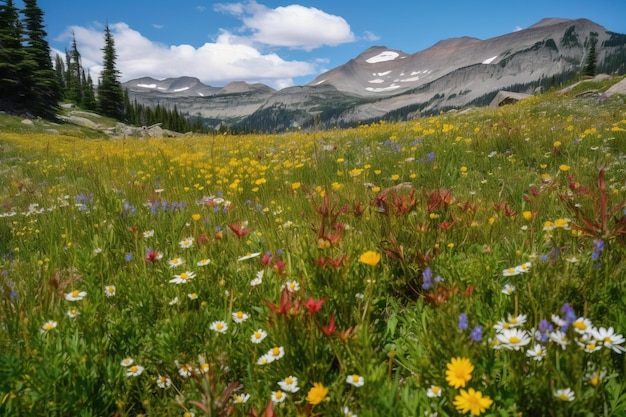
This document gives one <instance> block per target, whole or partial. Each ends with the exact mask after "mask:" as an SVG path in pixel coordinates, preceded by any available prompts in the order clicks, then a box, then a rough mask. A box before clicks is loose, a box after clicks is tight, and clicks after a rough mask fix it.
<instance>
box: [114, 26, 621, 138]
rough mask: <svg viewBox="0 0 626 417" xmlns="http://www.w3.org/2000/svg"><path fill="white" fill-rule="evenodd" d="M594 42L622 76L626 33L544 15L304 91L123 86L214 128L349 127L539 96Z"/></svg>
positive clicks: (379, 53) (362, 66) (356, 68)
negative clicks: (513, 93)
mask: <svg viewBox="0 0 626 417" xmlns="http://www.w3.org/2000/svg"><path fill="white" fill-rule="evenodd" d="M591 38H595V39H596V40H597V49H596V51H597V52H596V59H597V68H598V69H599V70H605V72H617V73H625V72H626V68H625V65H626V64H624V63H625V62H626V35H622V34H616V33H614V32H611V31H608V30H607V29H606V28H604V27H602V26H600V25H598V24H597V23H594V22H592V21H591V20H588V19H584V18H580V19H562V18H545V19H542V20H540V21H539V22H537V23H535V24H534V25H531V26H529V27H528V28H526V29H522V30H519V31H514V32H510V33H506V34H503V35H500V36H496V37H493V38H489V39H485V40H481V39H478V38H473V37H469V36H462V37H458V38H449V39H443V40H441V41H439V42H437V43H435V44H434V45H432V46H430V47H428V48H426V49H424V50H421V51H418V52H416V53H413V54H407V53H405V52H403V51H401V50H397V49H393V48H388V47H386V46H372V47H370V48H368V49H366V50H365V51H363V52H362V53H360V54H359V55H358V56H356V57H354V58H352V59H350V60H349V61H348V62H346V63H345V64H342V65H340V66H338V67H335V68H333V69H330V70H328V71H326V72H324V73H322V74H320V75H319V76H317V77H316V78H315V79H313V80H312V81H311V82H309V83H307V84H305V85H303V86H293V87H289V88H286V89H282V90H274V89H271V88H270V87H268V86H265V85H263V84H248V83H245V82H237V83H231V84H229V85H228V86H224V87H221V88H220V87H211V86H207V85H205V84H202V83H201V82H200V81H199V80H198V79H197V78H193V77H180V79H176V80H178V81H173V80H172V79H167V80H161V81H159V80H152V79H147V78H146V77H144V78H141V79H137V80H131V81H128V82H127V83H124V86H125V88H128V89H129V94H130V95H131V97H134V98H137V99H138V101H140V102H143V103H144V104H154V103H157V102H158V103H161V104H164V103H166V104H167V103H169V104H172V103H174V104H176V105H177V107H178V109H179V110H181V111H186V112H188V113H189V114H192V115H198V116H201V117H204V118H205V119H206V120H207V122H208V123H213V124H214V125H217V124H220V125H221V124H223V123H226V124H227V125H229V126H236V127H239V128H244V129H261V127H260V126H261V125H263V127H262V129H283V128H287V127H292V126H312V125H313V124H316V125H319V123H322V124H323V125H324V126H330V125H333V124H340V125H341V124H348V125H349V124H354V123H358V122H366V121H368V120H373V119H377V118H379V119H380V118H386V117H389V115H392V114H393V115H394V117H398V118H400V119H402V118H403V117H407V116H408V115H410V114H411V115H412V114H415V112H422V113H429V112H436V111H438V110H442V109H450V108H463V107H466V106H469V105H480V104H485V102H488V101H490V99H491V98H493V96H495V94H496V93H497V92H498V91H500V90H502V89H506V88H513V89H517V90H524V91H517V92H525V93H527V92H531V93H532V92H533V91H534V89H536V88H538V87H544V88H546V87H549V86H550V85H551V84H554V83H559V82H563V81H565V80H567V79H568V78H571V77H572V76H574V75H575V74H579V73H580V71H581V70H582V68H583V66H584V65H585V59H586V58H587V57H588V53H589V45H590V42H591ZM490 95H491V97H489V96H490ZM263 118H265V119H263Z"/></svg>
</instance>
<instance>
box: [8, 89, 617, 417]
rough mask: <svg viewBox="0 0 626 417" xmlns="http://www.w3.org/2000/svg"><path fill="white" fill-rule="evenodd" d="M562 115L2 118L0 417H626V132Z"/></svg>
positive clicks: (587, 106) (612, 105)
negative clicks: (285, 128)
mask: <svg viewBox="0 0 626 417" xmlns="http://www.w3.org/2000/svg"><path fill="white" fill-rule="evenodd" d="M613 82H615V80H614V81H613ZM609 85H610V83H609V82H606V83H605V82H603V83H602V84H601V85H599V86H596V87H594V88H600V89H601V90H604V89H606V88H608V87H609ZM581 88H582V87H581ZM585 89H587V88H585ZM572 94H573V93H572ZM572 97H573V96H571V95H566V96H559V95H557V94H556V93H554V92H550V93H548V94H545V95H542V96H540V97H533V98H531V99H528V100H525V101H522V102H520V103H518V104H516V105H512V106H506V107H502V108H498V109H477V110H474V111H472V112H469V113H466V114H458V113H455V114H443V115H440V116H438V117H431V118H427V119H420V120H415V121H411V122H407V123H400V124H387V123H377V124H371V125H366V126H361V127H359V128H355V129H347V130H339V129H336V130H332V131H325V132H315V133H305V132H301V131H298V132H286V133H282V134H275V135H247V136H223V135H216V136H194V137H185V138H168V139H153V138H151V139H125V140H115V139H109V138H106V137H102V136H98V135H96V134H93V133H88V131H87V130H85V129H83V128H77V127H70V126H61V127H55V129H57V133H56V134H53V133H50V132H47V131H46V129H48V128H49V126H47V125H45V124H44V123H43V122H35V126H34V127H29V126H25V125H22V124H21V121H20V119H16V118H11V117H9V116H6V115H2V116H0V126H1V127H0V216H1V217H0V255H2V257H1V258H0V326H1V328H2V331H1V332H0V413H2V414H5V415H41V416H75V415H80V416H100V415H102V416H104V415H107V416H108V415H119V416H136V415H153V416H156V415H191V413H194V414H195V415H196V416H198V415H211V416H227V415H234V416H247V415H266V416H270V415H284V416H296V415H325V416H342V415H346V414H347V413H346V411H345V410H350V412H352V413H353V414H356V415H359V416H416V415H442V416H447V415H457V414H458V413H459V412H461V413H462V412H464V411H466V412H467V413H473V414H474V415H488V416H495V415H498V416H505V415H548V416H573V415H575V416H588V415H616V416H619V415H623V413H624V412H625V410H626V383H624V382H623V381H624V380H625V378H624V377H625V373H626V366H625V362H624V355H623V350H624V347H625V346H624V345H625V344H626V343H625V342H624V341H623V337H622V336H621V335H623V334H624V332H625V331H626V314H625V311H626V295H625V292H624V285H625V284H624V279H623V277H624V267H625V264H624V259H625V255H626V248H625V234H626V214H625V212H624V202H625V201H626V197H625V195H626V183H625V180H624V178H625V172H626V168H625V166H624V163H625V157H626V152H625V151H626V145H625V143H626V109H625V108H624V100H623V97H618V96H616V97H613V98H611V99H608V100H605V101H602V102H597V101H595V100H594V99H573V98H572ZM87 138H89V139H90V140H85V139H87ZM189 238H192V240H190V241H191V245H189V246H188V247H186V246H187V243H189V242H188V240H189ZM175 259H179V260H180V259H182V260H183V261H184V264H182V265H181V266H174V267H171V266H170V264H169V262H170V261H172V262H173V261H174V260H175ZM209 261H210V262H209ZM183 273H185V274H183ZM189 277H191V278H189ZM180 280H182V281H185V283H183V284H176V283H175V282H176V281H180ZM172 281H174V282H172ZM510 286H514V290H510V292H508V293H506V292H505V291H504V289H505V288H510ZM113 287H114V291H113ZM72 292H75V293H74V295H78V297H77V298H80V299H78V300H74V301H72V299H73V298H74V296H73V295H72ZM81 292H85V293H86V294H85V295H84V297H81V296H80V293H81ZM113 292H114V294H113ZM237 312H241V313H242V314H239V315H238V314H237ZM244 313H245V314H244ZM240 317H241V318H245V320H243V321H241V320H240ZM561 320H565V324H564V323H561V322H560V321H561ZM239 321H241V322H239ZM585 328H586V329H585ZM609 328H612V330H613V331H614V334H611V333H610V330H609ZM514 329H518V330H517V331H514ZM538 329H541V330H542V331H544V332H543V333H541V332H539V333H538V332H536V331H535V330H538ZM559 329H561V330H563V333H558V332H557V331H558V330H559ZM258 330H262V332H259V334H261V333H263V332H265V334H266V337H264V338H262V339H263V340H261V341H260V343H253V342H252V340H251V338H252V337H253V335H254V334H255V332H257V331H258ZM607 332H608V333H607ZM529 352H530V353H529ZM533 354H534V355H535V356H533ZM537 355H539V356H537ZM453 358H465V359H467V361H466V362H461V363H465V364H466V365H464V366H461V367H460V368H459V369H455V368H454V366H455V365H454V363H456V360H455V361H453ZM535 358H541V360H536V359H535ZM130 359H132V364H129V363H130V362H131V361H130ZM468 362H469V364H471V366H470V365H469V364H468ZM124 365H127V366H124ZM133 366H135V368H133ZM448 368H452V369H451V373H448V374H447V373H446V371H447V370H448ZM457 371H458V373H457ZM290 376H291V377H296V379H297V387H298V390H297V391H294V392H290V389H291V388H290V387H289V386H287V388H283V387H281V386H280V385H279V382H281V381H285V380H286V379H287V378H288V377H290ZM360 377H362V378H363V379H362V380H361V378H360ZM292 381H293V379H292ZM361 381H362V382H363V383H362V384H361ZM314 384H321V385H322V387H323V388H320V385H314ZM292 385H293V384H292ZM163 387H164V388H163ZM324 389H327V390H328V391H327V392H326V391H325V390H324ZM559 390H563V391H559ZM279 391H280V393H279ZM570 394H571V395H572V396H573V398H572V397H569V396H568V395H570ZM248 395H249V397H248ZM463 396H465V397H463ZM272 398H273V399H274V400H272ZM238 399H239V400H243V399H247V401H246V402H243V403H241V404H240V403H238V402H237V400H238ZM570 399H571V401H570Z"/></svg>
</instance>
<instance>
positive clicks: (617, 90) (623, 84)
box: [603, 78, 626, 97]
mask: <svg viewBox="0 0 626 417" xmlns="http://www.w3.org/2000/svg"><path fill="white" fill-rule="evenodd" d="M613 94H624V95H626V78H624V79H623V80H622V81H620V82H618V83H617V84H613V85H612V86H611V88H609V89H608V90H606V91H605V92H604V94H603V96H604V97H611V96H612V95H613Z"/></svg>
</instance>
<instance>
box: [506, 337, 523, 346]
mask: <svg viewBox="0 0 626 417" xmlns="http://www.w3.org/2000/svg"><path fill="white" fill-rule="evenodd" d="M519 342H521V340H520V339H519V337H517V336H511V337H510V338H509V343H511V344H517V343H519Z"/></svg>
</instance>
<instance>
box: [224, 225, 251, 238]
mask: <svg viewBox="0 0 626 417" xmlns="http://www.w3.org/2000/svg"><path fill="white" fill-rule="evenodd" d="M228 228H229V229H230V230H232V231H233V233H234V234H236V235H237V237H243V236H245V235H247V234H248V233H250V232H251V231H252V230H250V229H244V228H243V227H241V225H240V224H238V223H233V224H229V225H228Z"/></svg>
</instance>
